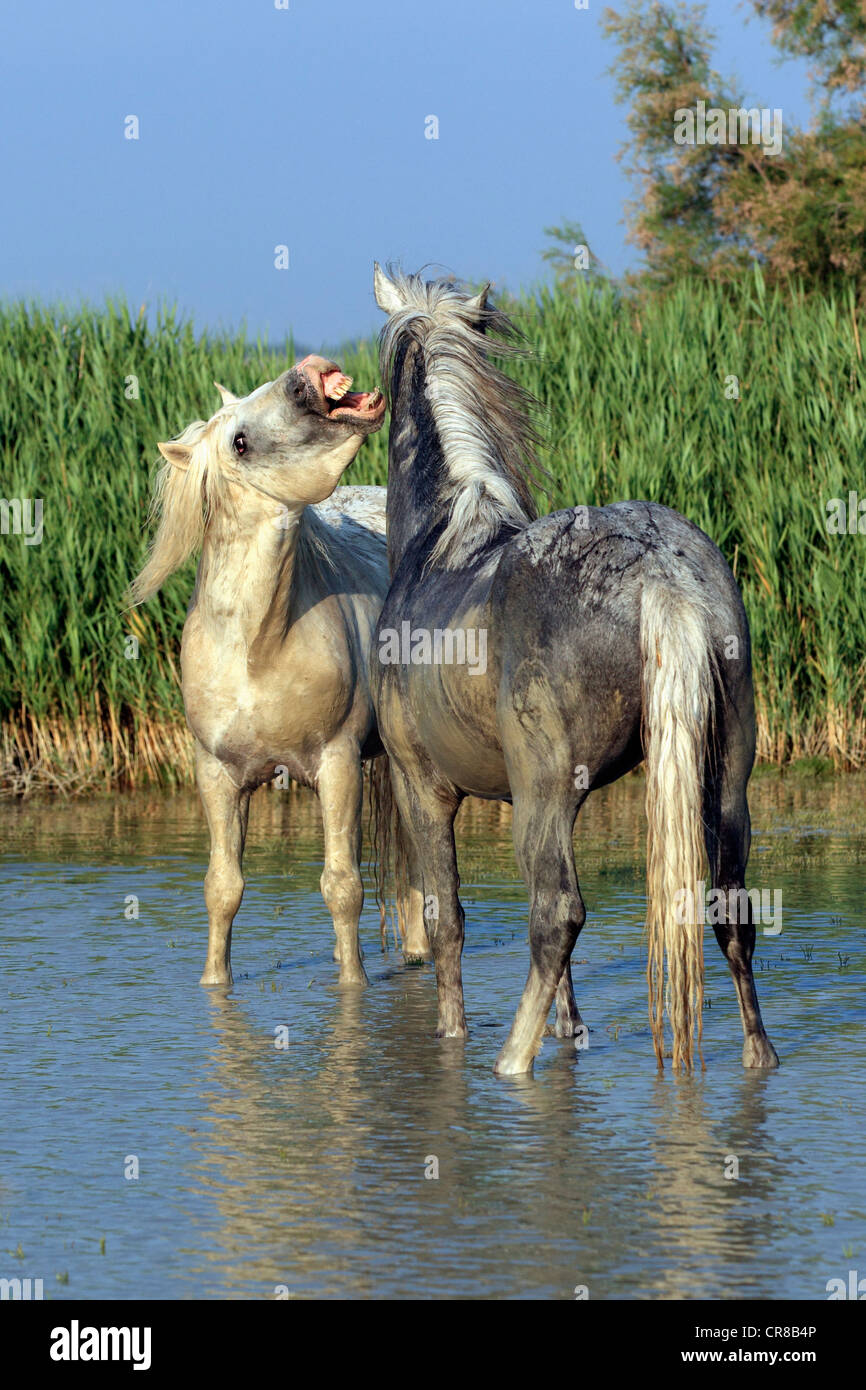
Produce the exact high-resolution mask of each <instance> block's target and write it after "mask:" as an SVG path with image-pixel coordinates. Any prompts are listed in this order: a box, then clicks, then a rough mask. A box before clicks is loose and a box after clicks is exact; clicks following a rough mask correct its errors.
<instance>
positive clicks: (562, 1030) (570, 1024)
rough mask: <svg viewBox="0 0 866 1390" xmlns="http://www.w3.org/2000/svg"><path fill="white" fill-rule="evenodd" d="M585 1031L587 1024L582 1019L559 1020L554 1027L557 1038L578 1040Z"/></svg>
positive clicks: (554, 1034)
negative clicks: (579, 1035)
mask: <svg viewBox="0 0 866 1390" xmlns="http://www.w3.org/2000/svg"><path fill="white" fill-rule="evenodd" d="M585 1031H586V1024H585V1023H584V1022H583V1019H581V1018H558V1019H557V1020H556V1023H555V1024H554V1025H553V1036H554V1037H555V1038H576V1037H577V1036H578V1034H579V1033H581V1032H585Z"/></svg>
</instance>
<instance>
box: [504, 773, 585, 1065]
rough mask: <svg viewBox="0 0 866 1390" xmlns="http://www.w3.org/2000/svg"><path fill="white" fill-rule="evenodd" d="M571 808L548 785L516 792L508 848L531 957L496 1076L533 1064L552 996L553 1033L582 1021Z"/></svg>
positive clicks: (579, 909) (579, 903) (579, 904)
mask: <svg viewBox="0 0 866 1390" xmlns="http://www.w3.org/2000/svg"><path fill="white" fill-rule="evenodd" d="M513 786H514V783H513V781H512V788H513ZM557 797H559V803H558V804H557ZM575 814H576V809H575V805H574V803H573V802H572V803H571V804H570V805H565V804H564V803H563V802H562V799H561V792H557V790H556V789H555V788H553V787H551V788H547V789H540V788H534V789H532V791H527V792H523V793H521V794H516V795H515V797H514V848H515V851H516V854H517V863H518V866H519V868H520V871H521V873H522V874H523V877H524V879H525V880H526V885H527V887H528V889H529V896H530V915H529V951H530V961H531V963H530V967H529V977H528V979H527V981H526V986H525V988H524V991H523V997H522V998H521V1000H520V1004H519V1006H518V1009H517V1014H516V1016H515V1019H514V1023H513V1024H512V1027H511V1032H510V1033H509V1034H508V1037H507V1039H506V1041H505V1045H504V1046H503V1048H502V1051H501V1052H500V1054H499V1056H498V1057H497V1059H496V1066H495V1068H494V1070H495V1071H496V1073H497V1075H499V1076H514V1075H519V1074H521V1073H523V1072H530V1071H532V1064H533V1061H534V1059H535V1056H536V1054H537V1053H538V1051H539V1050H540V1047H541V1039H542V1036H543V1033H544V1025H545V1020H546V1018H547V1015H548V1012H549V1010H550V1006H551V1003H552V1002H553V998H554V995H556V997H557V1033H558V1034H559V1036H569V1034H568V1032H567V1031H565V1029H567V1028H568V1027H569V1026H570V1027H571V1030H572V1035H573V1032H574V1029H575V1028H576V1027H577V1026H578V1025H579V1023H580V1014H579V1013H578V1012H577V1005H576V1004H575V1003H574V994H573V991H572V989H571V971H570V968H569V961H570V957H571V952H572V950H573V949H574V943H575V941H576V940H577V936H578V932H579V931H580V929H581V927H582V926H583V923H584V919H585V917H586V909H585V908H584V905H583V899H582V898H581V896H580V888H579V886H578V882H577V874H576V872H575V868H574V848H573V845H572V831H573V829H574V818H575ZM560 1028H562V1029H563V1031H562V1032H560Z"/></svg>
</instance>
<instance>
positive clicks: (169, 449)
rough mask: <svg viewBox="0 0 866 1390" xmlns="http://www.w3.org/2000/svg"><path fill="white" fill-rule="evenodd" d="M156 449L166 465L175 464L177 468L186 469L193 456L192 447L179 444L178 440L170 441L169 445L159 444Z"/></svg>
mask: <svg viewBox="0 0 866 1390" xmlns="http://www.w3.org/2000/svg"><path fill="white" fill-rule="evenodd" d="M156 447H157V449H159V452H160V453H161V454H162V456H163V458H164V459H165V461H166V463H173V464H174V466H175V468H186V466H187V464H188V463H189V461H190V457H191V455H192V449H191V448H190V446H189V445H188V444H179V443H178V441H177V440H176V439H170V440H169V441H168V443H167V444H157V446H156Z"/></svg>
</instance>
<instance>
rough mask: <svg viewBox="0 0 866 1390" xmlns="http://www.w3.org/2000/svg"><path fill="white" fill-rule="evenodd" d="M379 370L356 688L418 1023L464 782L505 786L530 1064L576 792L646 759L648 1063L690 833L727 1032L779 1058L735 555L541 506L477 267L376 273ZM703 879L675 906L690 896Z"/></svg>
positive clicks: (698, 986) (453, 954) (696, 932)
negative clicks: (759, 947)
mask: <svg viewBox="0 0 866 1390" xmlns="http://www.w3.org/2000/svg"><path fill="white" fill-rule="evenodd" d="M375 292H376V299H377V302H378V304H379V306H380V308H382V309H383V310H384V311H385V312H386V313H387V314H388V315H389V319H388V323H387V324H386V326H385V328H384V329H383V332H382V339H381V372H382V379H383V381H385V382H386V383H387V385H388V391H389V395H390V404H391V413H392V420H391V436H390V449H389V476H388V503H387V518H388V558H389V564H390V567H391V581H392V582H391V588H390V590H389V593H388V596H387V598H386V600H385V603H384V606H383V608H382V612H381V615H380V617H379V624H378V635H377V641H376V644H375V645H374V649H373V653H372V675H371V680H372V688H373V696H374V701H375V705H376V711H377V716H378V722H379V729H380V733H381V737H382V740H383V742H384V744H385V747H386V749H387V751H388V753H389V754H390V757H391V766H392V777H393V779H394V791H395V795H396V798H397V803H398V806H399V809H400V814H401V818H402V820H403V823H404V825H405V826H406V827H408V830H409V833H410V837H411V839H412V842H413V845H414V849H415V851H416V854H417V857H418V861H419V872H420V874H421V877H422V883H421V884H419V885H416V886H417V887H418V889H419V891H423V893H424V896H425V901H426V904H427V908H426V915H427V917H428V928H431V929H432V930H431V942H432V946H433V956H434V960H435V964H436V976H437V985H438V992H439V1023H438V1030H437V1036H440V1037H465V1036H466V1019H465V1014H464V1008H463V984H462V977H461V953H462V947H463V922H464V914H463V909H462V907H461V905H460V900H459V898H458V876H457V863H456V856H455V848H454V833H453V822H454V816H455V814H456V811H457V808H458V806H459V804H460V802H461V800H462V798H463V797H464V796H466V795H467V794H470V795H474V796H481V797H487V798H495V799H504V800H509V801H511V802H512V803H513V807H514V844H515V850H516V854H517V862H518V865H519V867H520V870H521V872H522V874H523V877H524V879H525V881H526V884H527V887H528V889H529V895H530V920H529V943H530V969H529V978H528V980H527V983H526V986H525V989H524V991H523V997H522V999H521V1001H520V1005H519V1008H518V1010H517V1014H516V1017H515V1020H514V1023H513V1025H512V1028H511V1031H510V1033H509V1036H508V1038H507V1040H506V1042H505V1044H504V1046H503V1048H502V1050H501V1052H500V1054H499V1057H498V1059H497V1062H496V1071H497V1072H498V1073H500V1074H504V1075H511V1074H520V1073H525V1072H530V1071H531V1070H532V1066H533V1059H534V1057H535V1056H536V1054H537V1053H538V1051H539V1049H540V1046H541V1039H542V1036H543V1033H544V1028H545V1022H546V1019H547V1015H548V1012H549V1009H550V1006H551V1004H552V1003H553V1002H554V999H555V1003H556V1024H555V1031H556V1034H557V1036H560V1037H568V1036H574V1035H575V1033H576V1031H577V1029H578V1028H579V1027H581V1018H580V1014H579V1012H578V1009H577V1006H576V1004H575V1000H574V994H573V990H572V980H571V969H570V957H571V952H572V948H573V947H574V943H575V941H576V939H577V935H578V933H579V931H580V929H581V927H582V925H583V922H584V918H585V915H586V914H585V909H584V905H583V901H582V899H581V895H580V889H579V886H578V881H577V875H576V872H575V865H574V851H573V840H572V836H573V830H574V823H575V818H576V816H577V812H578V810H579V808H580V806H581V805H582V803H583V801H584V800H585V799H586V797H587V795H588V794H589V793H590V792H591V791H593V790H594V789H595V788H596V787H601V786H604V785H605V784H606V783H608V782H611V781H613V780H615V779H616V778H618V777H621V776H622V775H623V774H624V773H625V772H627V771H628V770H629V769H630V768H633V767H635V766H636V765H637V764H638V763H640V762H641V760H645V762H646V807H647V818H648V842H647V899H648V920H647V926H648V971H647V973H648V982H649V1006H650V1023H651V1028H652V1035H653V1042H654V1047H655V1051H656V1056H657V1059H658V1064H659V1066H660V1067H661V1066H662V1064H663V1063H662V1058H663V1056H664V1046H665V1043H664V1012H665V1009H666V1011H667V1014H668V1018H669V1021H670V1026H671V1032H672V1056H673V1065H674V1069H675V1070H676V1069H688V1068H690V1067H691V1066H692V1065H693V1062H694V1045H695V1032H697V1050H698V1052H700V1043H701V1011H702V996H703V946H702V934H701V928H700V925H699V923H700V922H702V921H703V915H704V903H703V900H702V894H703V879H702V875H703V872H704V871H703V863H704V850H706V854H707V857H708V860H709V867H710V873H711V877H712V884H713V888H714V889H723V890H725V892H724V895H722V894H721V893H719V894H718V895H717V902H722V907H721V909H720V910H719V911H718V912H717V913H716V914H715V915H716V916H717V917H718V921H717V923H716V924H715V932H716V937H717V939H718V941H719V944H720V946H721V948H722V950H723V951H724V953H725V956H726V957H727V960H728V964H729V966H730V969H731V972H732V974H733V978H734V983H735V985H736V989H737V995H738V998H739V1003H740V1011H741V1015H742V1021H743V1031H744V1034H745V1046H744V1050H743V1063H744V1065H745V1066H748V1067H774V1066H777V1065H778V1058H777V1056H776V1053H775V1051H774V1049H773V1047H772V1045H771V1043H770V1041H769V1039H768V1038H767V1035H766V1033H765V1031H764V1026H763V1023H762V1021H761V1014H760V1010H759V1007H758V1000H757V995H756V992H755V983H754V979H753V976H752V965H751V961H752V953H753V950H754V944H755V928H754V925H753V921H752V916H751V905H750V903H749V900H748V898H747V896H746V894H745V892H744V891H742V890H743V889H744V875H745V870H746V862H747V859H748V854H749V842H750V827H749V811H748V804H747V800H746V784H747V782H748V778H749V774H750V772H751V768H752V763H753V759H754V750H755V728H754V700H753V692H752V676H751V654H750V644H749V630H748V624H747V621H746V615H745V611H744V609H743V604H742V600H741V598H740V595H739V591H738V589H737V586H736V583H735V581H734V578H733V576H732V574H731V571H730V569H729V568H728V565H727V564H726V562H725V560H724V559H723V557H722V555H721V553H720V552H719V550H718V549H717V548H716V546H715V545H714V544H713V543H712V541H710V540H709V539H708V537H707V536H705V535H704V533H703V532H702V531H700V530H699V529H698V528H697V527H696V526H694V525H692V523H691V522H689V521H687V520H686V519H685V518H684V517H682V516H680V515H678V514H677V513H676V512H673V511H671V510H669V509H668V508H667V507H663V506H658V505H656V504H654V503H648V502H620V503H616V504H614V505H612V506H607V507H601V508H595V507H575V508H572V509H570V510H567V511H560V512H555V513H553V514H552V515H550V516H545V517H542V518H540V519H539V518H538V517H537V514H536V512H535V509H534V506H533V501H532V496H531V493H530V487H529V483H530V480H531V478H532V476H533V443H534V440H533V435H532V431H531V428H530V426H529V424H528V419H529V416H528V414H527V406H528V403H529V402H528V399H527V398H525V397H524V395H523V393H522V392H521V391H520V390H519V389H518V388H517V387H515V385H514V384H513V382H511V381H510V380H508V379H507V378H506V377H505V376H504V375H502V374H501V373H500V372H499V371H498V370H497V369H496V368H495V367H494V366H493V365H492V364H491V362H490V360H489V358H488V353H487V347H488V343H487V339H486V337H485V330H487V329H489V328H490V329H493V330H495V331H496V332H497V333H498V335H499V337H500V338H501V339H502V340H503V341H502V343H501V344H500V343H497V345H496V350H497V351H500V350H506V348H507V347H509V346H511V347H512V350H513V342H511V343H509V340H513V338H514V337H515V336H516V332H515V329H514V327H513V325H512V324H511V323H510V321H509V320H508V319H507V318H506V316H505V315H504V314H502V313H501V312H499V311H497V310H494V309H489V308H487V291H486V290H484V291H482V292H481V294H478V295H475V296H469V295H467V294H465V293H462V292H461V291H460V290H459V289H457V288H455V286H454V285H453V284H451V283H448V282H445V281H438V282H433V283H427V284H425V283H424V282H423V281H422V280H421V279H420V278H419V277H418V276H404V275H394V276H391V277H389V276H387V275H385V274H384V273H383V272H382V270H381V269H380V268H379V267H378V266H377V267H376V272H375ZM699 896H700V897H701V901H700V903H699V904H698V901H697V899H698V897H699Z"/></svg>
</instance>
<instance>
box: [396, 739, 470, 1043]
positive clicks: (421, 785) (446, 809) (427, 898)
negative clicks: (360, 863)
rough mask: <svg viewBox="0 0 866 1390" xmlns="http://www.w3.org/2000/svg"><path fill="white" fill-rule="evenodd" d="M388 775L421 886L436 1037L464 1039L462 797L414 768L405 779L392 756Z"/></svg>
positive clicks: (416, 876)
mask: <svg viewBox="0 0 866 1390" xmlns="http://www.w3.org/2000/svg"><path fill="white" fill-rule="evenodd" d="M391 776H392V780H393V786H394V795H395V797H396V799H397V807H398V809H399V812H400V817H401V820H402V822H403V827H404V829H405V830H406V832H407V835H408V837H409V840H410V855H411V862H412V864H413V868H412V870H411V872H412V873H413V874H414V875H415V880H414V881H415V884H416V886H417V885H418V883H419V882H420V884H421V887H422V894H423V904H424V906H423V909H422V911H423V915H424V917H426V919H427V926H428V930H429V937H430V947H431V949H432V952H433V960H434V963H435V966H436V989H437V993H438V997H439V1019H438V1023H437V1026H436V1037H437V1038H465V1037H466V1036H467V1035H468V1030H467V1027H466V1013H465V1010H464V1006H463V974H462V968H461V956H462V954H463V923H464V913H463V907H462V905H461V902H460V899H459V897H458V895H457V887H458V882H459V880H458V877H457V852H456V850H455V848H454V817H455V816H456V814H457V808H458V806H459V805H460V800H461V798H460V796H459V795H458V794H457V793H449V792H446V791H445V789H444V788H439V789H438V790H437V789H434V788H433V787H432V786H431V785H430V779H429V777H428V776H425V775H424V774H422V773H421V772H419V771H418V770H417V769H416V771H415V774H414V776H413V778H412V779H411V780H410V779H409V778H408V777H407V776H406V774H405V773H404V772H403V771H402V769H400V768H399V767H398V766H397V764H396V763H395V761H394V759H393V757H392V758H391Z"/></svg>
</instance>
